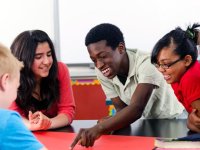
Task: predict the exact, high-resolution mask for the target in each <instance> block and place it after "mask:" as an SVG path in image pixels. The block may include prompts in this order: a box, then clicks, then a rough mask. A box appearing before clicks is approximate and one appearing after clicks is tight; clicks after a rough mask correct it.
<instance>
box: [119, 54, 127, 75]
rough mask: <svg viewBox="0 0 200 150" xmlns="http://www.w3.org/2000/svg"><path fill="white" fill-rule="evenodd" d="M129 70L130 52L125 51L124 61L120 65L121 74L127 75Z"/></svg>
mask: <svg viewBox="0 0 200 150" xmlns="http://www.w3.org/2000/svg"><path fill="white" fill-rule="evenodd" d="M128 72H129V58H128V54H127V53H125V54H124V56H123V57H122V62H121V65H120V72H119V74H118V75H119V76H123V77H127V76H128Z"/></svg>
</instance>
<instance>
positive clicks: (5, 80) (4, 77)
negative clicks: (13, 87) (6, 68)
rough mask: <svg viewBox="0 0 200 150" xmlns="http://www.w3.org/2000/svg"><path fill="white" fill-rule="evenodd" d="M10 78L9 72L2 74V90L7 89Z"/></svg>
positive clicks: (0, 86)
mask: <svg viewBox="0 0 200 150" xmlns="http://www.w3.org/2000/svg"><path fill="white" fill-rule="evenodd" d="M8 80H9V74H8V73H5V74H3V75H2V76H1V78H0V89H1V90H2V91H5V89H6V87H7V84H8Z"/></svg>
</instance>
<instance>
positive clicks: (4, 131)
mask: <svg viewBox="0 0 200 150" xmlns="http://www.w3.org/2000/svg"><path fill="white" fill-rule="evenodd" d="M0 116H1V117H0V150H11V149H15V150H24V149H26V150H38V149H41V148H42V147H44V146H43V145H42V144H41V143H40V142H39V141H38V140H37V139H36V138H35V136H34V135H33V134H32V132H30V131H29V130H28V129H27V128H26V126H25V125H24V123H23V121H22V118H21V117H20V116H19V114H18V113H17V112H14V111H10V110H4V109H0Z"/></svg>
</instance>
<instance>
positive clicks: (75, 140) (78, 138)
mask: <svg viewBox="0 0 200 150" xmlns="http://www.w3.org/2000/svg"><path fill="white" fill-rule="evenodd" d="M81 134H82V130H80V131H79V133H78V135H77V136H76V138H75V139H74V141H73V142H72V144H71V145H70V147H69V149H71V150H73V148H74V147H75V146H76V144H77V143H78V141H79V140H80V139H81Z"/></svg>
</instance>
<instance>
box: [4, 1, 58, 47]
mask: <svg viewBox="0 0 200 150" xmlns="http://www.w3.org/2000/svg"><path fill="white" fill-rule="evenodd" d="M0 5H1V9H0V20H1V25H0V42H1V43H3V44H5V45H6V46H7V47H10V45H11V43H12V42H13V40H14V38H15V37H16V36H17V35H18V34H19V33H21V32H23V31H25V30H33V29H41V30H44V31H45V32H47V33H48V34H49V36H50V37H51V38H52V40H53V41H55V38H54V37H55V32H54V1H53V0H0Z"/></svg>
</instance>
